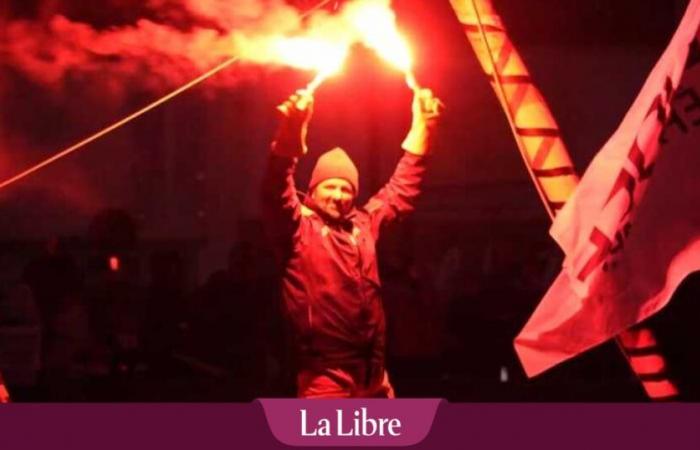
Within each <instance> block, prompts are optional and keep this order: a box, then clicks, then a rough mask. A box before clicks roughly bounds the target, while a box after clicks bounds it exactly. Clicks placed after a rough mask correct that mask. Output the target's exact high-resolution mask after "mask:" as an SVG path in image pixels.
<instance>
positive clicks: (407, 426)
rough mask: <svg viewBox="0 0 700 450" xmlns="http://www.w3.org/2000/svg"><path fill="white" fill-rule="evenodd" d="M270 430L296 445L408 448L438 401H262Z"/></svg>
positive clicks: (424, 433)
mask: <svg viewBox="0 0 700 450" xmlns="http://www.w3.org/2000/svg"><path fill="white" fill-rule="evenodd" d="M260 403H261V404H262V405H263V409H264V410H265V417H266V418H267V422H268V424H269V426H270V429H271V430H272V434H273V435H274V436H275V437H276V438H277V439H278V440H279V441H280V442H283V443H285V444H288V445H294V446H313V447H316V446H326V447H327V446H334V447H338V446H353V447H365V446H379V445H381V446H392V447H396V446H402V447H405V446H409V445H415V444H417V443H419V442H421V441H422V440H423V439H425V437H426V436H427V435H428V432H429V431H430V428H431V427H432V424H433V419H434V418H435V412H436V411H437V407H438V404H439V403H440V400H438V399H424V400H411V399H400V400H393V401H387V400H377V399H348V400H290V399H266V400H260Z"/></svg>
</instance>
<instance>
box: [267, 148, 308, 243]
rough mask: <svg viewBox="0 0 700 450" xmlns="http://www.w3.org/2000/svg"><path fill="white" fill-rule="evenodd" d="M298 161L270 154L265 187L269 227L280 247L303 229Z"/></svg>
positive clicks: (272, 236) (271, 235)
mask: <svg viewBox="0 0 700 450" xmlns="http://www.w3.org/2000/svg"><path fill="white" fill-rule="evenodd" d="M296 165H297V159H296V158H290V157H286V156H280V155H277V154H275V153H274V152H271V153H270V156H269V158H268V161H267V168H266V171H265V176H264V177H263V186H262V209H263V216H264V221H265V225H266V228H267V231H268V233H269V234H270V237H271V238H272V239H273V240H274V241H275V243H276V244H283V243H288V242H289V241H291V239H292V237H293V236H294V233H295V232H296V230H297V229H298V228H299V222H300V218H301V202H300V201H299V198H298V196H297V190H296V187H295V186H294V171H295V169H296Z"/></svg>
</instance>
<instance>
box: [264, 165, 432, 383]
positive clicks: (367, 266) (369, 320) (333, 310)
mask: <svg viewBox="0 0 700 450" xmlns="http://www.w3.org/2000/svg"><path fill="white" fill-rule="evenodd" d="M295 168H296V159H292V158H287V157H281V156H277V155H275V154H271V156H270V159H269V162H268V168H267V173H266V176H265V180H264V184H263V205H264V208H265V222H266V225H267V228H268V233H269V234H270V236H271V238H272V239H273V242H274V244H275V247H276V249H277V254H278V256H279V258H280V261H281V263H282V267H283V270H284V271H283V275H282V298H283V302H284V305H283V306H284V311H285V313H286V315H287V319H288V321H289V323H290V324H291V328H292V331H293V333H294V337H295V343H296V350H297V356H298V357H299V363H300V365H301V368H305V369H308V368H315V369H318V368H324V367H335V368H338V367H340V368H347V369H348V370H352V368H353V367H357V365H359V364H362V365H365V366H364V367H365V368H369V369H370V370H369V372H374V371H375V370H378V369H383V367H384V348H385V328H386V327H385V321H384V309H383V307H382V301H381V297H380V281H379V272H378V270H377V256H376V242H377V239H378V238H379V235H380V232H381V230H382V229H383V227H384V225H386V224H388V223H389V222H392V221H394V220H396V219H397V218H400V217H401V216H403V215H405V214H406V213H409V212H411V211H412V210H413V207H414V202H415V199H416V197H417V196H418V194H419V193H420V184H421V181H422V179H423V174H424V172H425V163H424V157H420V156H416V155H413V154H411V153H408V152H406V153H404V155H403V156H402V158H401V160H400V161H399V163H398V165H397V167H396V170H395V171H394V174H393V175H392V177H391V179H390V180H389V182H388V183H387V184H386V185H385V186H384V187H383V188H382V189H381V190H380V191H379V192H378V193H377V194H376V195H374V196H373V197H372V198H370V200H369V201H368V202H367V203H366V204H365V205H364V206H363V207H361V208H354V209H353V210H352V212H351V213H350V214H349V216H348V217H347V218H346V220H344V221H341V222H338V221H334V220H332V219H330V218H328V217H324V215H323V213H321V212H318V211H316V210H314V209H313V208H314V206H313V204H312V202H310V201H307V202H305V204H302V202H301V201H300V200H299V197H298V195H297V191H296V188H295V186H294V171H295ZM375 373H376V372H375Z"/></svg>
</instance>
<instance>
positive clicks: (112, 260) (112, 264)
mask: <svg viewBox="0 0 700 450" xmlns="http://www.w3.org/2000/svg"><path fill="white" fill-rule="evenodd" d="M120 265H121V264H120V261H119V257H118V256H110V257H109V270H111V271H112V272H119V267H120Z"/></svg>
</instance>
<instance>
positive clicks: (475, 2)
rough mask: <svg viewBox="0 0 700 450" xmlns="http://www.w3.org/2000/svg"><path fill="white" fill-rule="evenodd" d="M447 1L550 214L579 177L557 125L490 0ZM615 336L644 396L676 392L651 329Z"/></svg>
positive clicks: (667, 396)
mask: <svg viewBox="0 0 700 450" xmlns="http://www.w3.org/2000/svg"><path fill="white" fill-rule="evenodd" d="M450 3H451V4H452V8H453V9H454V10H455V13H456V14H457V18H458V19H459V21H460V23H461V24H462V26H463V28H464V32H465V34H466V35H467V39H468V40H469V43H470V44H471V46H472V48H473V49H474V52H475V53H476V56H477V58H478V60H479V63H480V64H481V68H482V69H483V71H484V73H485V74H486V76H488V77H489V80H490V82H491V86H492V87H493V89H494V91H495V93H496V96H497V97H498V100H499V101H500V103H501V107H502V108H503V111H504V112H505V115H506V117H507V119H508V123H509V124H510V128H511V131H512V132H513V137H514V138H515V142H516V144H517V147H518V150H519V151H520V155H521V156H522V159H523V162H524V163H525V167H526V168H527V171H528V173H529V175H530V178H531V179H532V182H533V183H534V185H535V188H536V189H537V193H538V194H539V196H540V199H541V200H542V203H543V205H544V207H545V209H546V210H547V213H548V214H549V217H550V219H552V220H553V219H554V217H555V216H556V214H557V212H558V211H559V210H560V209H561V208H562V207H563V206H564V203H565V202H566V201H567V199H568V198H569V197H570V196H571V194H572V193H573V192H574V189H575V188H576V186H577V185H578V181H579V178H578V175H577V174H576V170H575V169H574V166H573V164H572V162H571V158H570V156H569V152H568V150H567V148H566V145H565V144H564V141H563V140H562V138H561V133H560V132H559V127H558V125H557V123H556V121H555V120H554V117H553V116H552V113H551V111H550V110H549V107H548V106H547V103H546V102H545V100H544V97H543V96H542V93H541V92H540V91H539V89H537V87H536V86H535V84H534V83H533V81H532V79H531V77H530V73H529V72H528V70H527V67H526V66H525V64H524V62H523V60H522V58H521V57H520V55H519V54H518V51H517V49H516V48H515V46H514V45H513V42H512V41H511V40H510V38H509V36H508V33H507V31H506V29H505V27H504V25H503V22H502V20H501V18H500V16H499V15H498V13H497V12H496V10H495V9H494V7H493V5H492V4H491V0H450ZM616 341H617V343H618V345H619V347H620V349H621V350H622V352H623V354H624V355H625V357H626V358H627V362H628V363H629V365H630V367H631V369H632V370H633V372H634V373H635V374H636V375H637V377H638V378H639V380H640V382H641V383H642V386H643V387H644V390H645V392H646V394H647V395H648V396H649V398H650V399H652V400H673V399H675V398H677V396H678V389H677V387H676V386H675V385H674V384H673V382H672V381H671V380H670V379H669V378H668V375H667V371H666V361H665V359H664V357H663V355H662V354H661V352H660V350H659V347H658V344H657V341H656V338H655V337H654V333H653V331H652V330H651V329H649V328H648V327H644V326H636V327H633V328H631V329H629V330H627V331H625V332H623V333H621V334H620V335H618V336H617V337H616Z"/></svg>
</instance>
